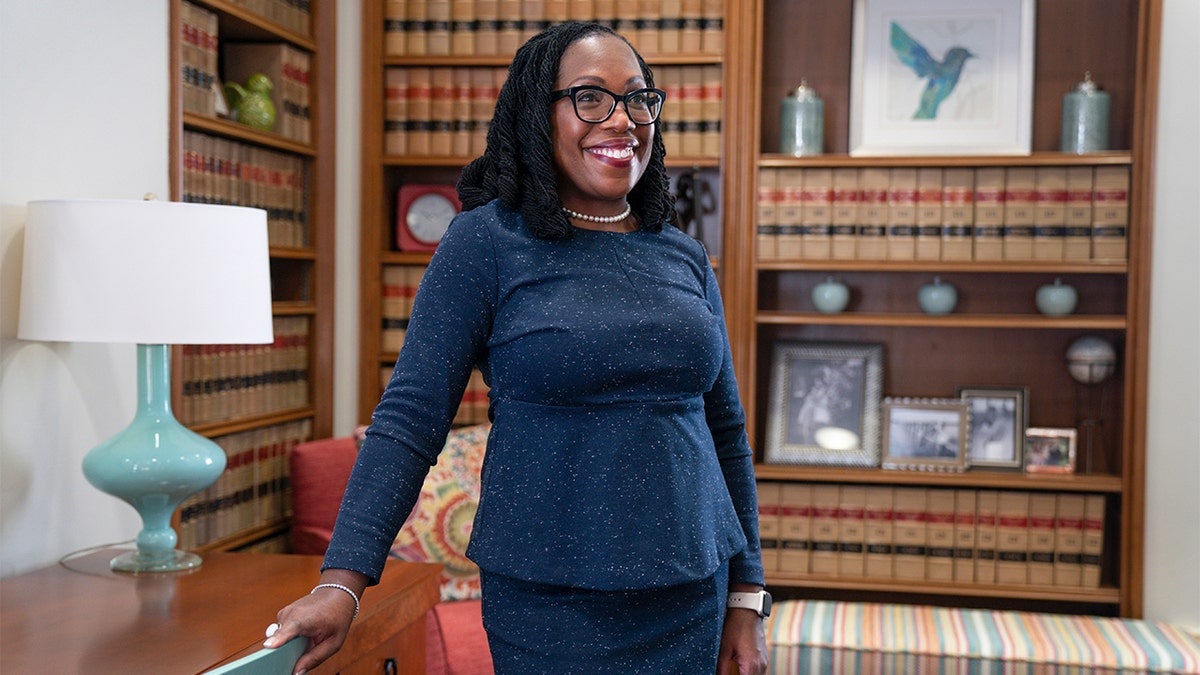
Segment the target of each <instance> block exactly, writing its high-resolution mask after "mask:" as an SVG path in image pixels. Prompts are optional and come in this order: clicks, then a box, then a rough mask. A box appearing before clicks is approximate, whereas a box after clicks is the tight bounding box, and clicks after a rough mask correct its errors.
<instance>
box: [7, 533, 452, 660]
mask: <svg viewBox="0 0 1200 675" xmlns="http://www.w3.org/2000/svg"><path fill="white" fill-rule="evenodd" d="M118 552H119V551H116V550H112V549H109V550H104V551H99V552H96V553H91V554H88V555H86V556H82V557H79V558H75V559H72V560H69V561H67V562H66V563H64V564H61V565H52V566H50V567H46V568H43V569H40V570H37V571H35V572H30V573H29V574H23V575H20V576H16V577H12V578H9V579H5V580H4V581H3V582H0V672H3V673H13V674H14V675H16V674H17V673H122V674H129V673H172V674H173V673H199V672H202V671H204V670H207V669H210V668H213V667H215V666H217V665H220V664H223V663H227V662H229V661H232V660H234V659H235V658H239V657H241V656H245V655H246V654H249V653H252V652H254V651H256V650H257V649H259V648H260V646H261V644H262V641H263V640H264V639H265V636H264V634H263V631H264V630H266V628H267V625H268V624H270V623H271V622H273V621H274V620H275V613H276V612H277V611H279V609H280V608H282V607H283V606H284V605H287V604H288V603H290V602H291V601H293V600H295V599H296V598H298V597H300V596H301V595H303V594H305V593H307V592H308V591H309V590H310V589H311V588H312V587H313V586H314V585H316V584H317V583H318V577H319V574H320V566H321V558H320V557H319V556H302V555H268V554H253V553H208V554H206V555H205V556H204V564H203V565H202V566H201V567H200V569H198V570H195V571H192V572H184V573H175V574H147V575H136V576H135V575H127V574H116V573H113V572H111V571H109V569H108V561H109V559H110V558H112V557H113V556H114V555H116V554H117V553H118ZM439 571H440V566H439V565H429V564H414V563H404V562H400V561H389V562H388V564H387V567H386V568H385V570H384V573H383V578H382V580H381V582H380V583H379V585H378V586H373V587H371V588H368V589H367V592H366V593H365V597H364V598H363V601H362V611H361V613H360V614H359V615H358V619H357V620H355V622H354V626H353V627H352V628H351V630H350V635H349V637H347V638H346V644H345V645H343V647H342V649H341V651H339V652H338V653H337V654H335V655H334V656H333V657H332V658H330V659H329V660H328V661H326V662H325V663H324V664H322V666H321V667H320V668H318V669H317V670H316V671H314V672H315V673H325V674H328V673H337V672H340V673H343V674H347V675H348V674H350V673H382V672H384V661H385V660H386V659H388V658H392V659H395V665H396V666H397V670H394V671H389V672H399V673H413V674H418V673H424V672H425V613H426V611H428V610H429V608H430V607H432V606H433V605H434V604H435V603H437V601H438V572H439Z"/></svg>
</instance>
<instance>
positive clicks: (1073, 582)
mask: <svg viewBox="0 0 1200 675" xmlns="http://www.w3.org/2000/svg"><path fill="white" fill-rule="evenodd" d="M1086 502H1087V497H1086V495H1082V494H1078V493H1074V492H1063V493H1059V495H1058V503H1057V504H1056V505H1055V515H1054V585H1055V586H1065V587H1078V586H1082V585H1083V512H1084V506H1085V504H1086Z"/></svg>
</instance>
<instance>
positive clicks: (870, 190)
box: [855, 168, 889, 260]
mask: <svg viewBox="0 0 1200 675" xmlns="http://www.w3.org/2000/svg"><path fill="white" fill-rule="evenodd" d="M888 181H889V175H888V170H887V169H884V168H864V169H860V170H859V173H858V184H859V189H860V192H859V199H860V200H861V201H860V202H859V207H858V213H859V220H860V224H859V227H858V241H857V242H856V253H855V257H856V258H858V259H859V260H886V259H887V223H888Z"/></svg>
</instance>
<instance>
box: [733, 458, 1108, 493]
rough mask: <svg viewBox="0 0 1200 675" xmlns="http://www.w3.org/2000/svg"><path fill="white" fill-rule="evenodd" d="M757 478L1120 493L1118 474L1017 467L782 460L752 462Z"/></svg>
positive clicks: (813, 481) (812, 481)
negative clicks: (945, 468) (914, 467)
mask: <svg viewBox="0 0 1200 675" xmlns="http://www.w3.org/2000/svg"><path fill="white" fill-rule="evenodd" d="M754 474H755V475H756V476H757V477H758V479H759V480H796V481H805V482H810V483H861V484H869V485H925V486H936V487H946V488H966V487H972V488H984V489H992V490H1044V491H1055V492H1102V493H1106V494H1120V493H1121V490H1122V484H1121V478H1120V476H1112V475H1103V474H1089V475H1085V474H1069V475H1051V474H1039V475H1033V474H1026V473H1023V472H1020V471H980V470H976V471H964V472H962V473H950V472H945V473H938V472H932V471H899V470H896V471H892V470H888V469H865V468H841V467H823V466H800V465H785V464H756V465H755V466H754Z"/></svg>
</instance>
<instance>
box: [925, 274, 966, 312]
mask: <svg viewBox="0 0 1200 675" xmlns="http://www.w3.org/2000/svg"><path fill="white" fill-rule="evenodd" d="M917 304H919V305H921V309H922V310H923V311H924V312H925V313H926V314H949V313H950V312H953V311H954V306H955V305H956V304H958V289H956V288H954V286H953V285H952V284H947V283H944V282H943V281H942V280H941V279H939V278H938V277H934V278H933V283H929V284H925V285H924V286H922V287H921V288H920V289H918V290H917Z"/></svg>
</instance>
